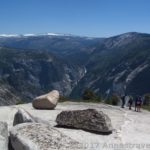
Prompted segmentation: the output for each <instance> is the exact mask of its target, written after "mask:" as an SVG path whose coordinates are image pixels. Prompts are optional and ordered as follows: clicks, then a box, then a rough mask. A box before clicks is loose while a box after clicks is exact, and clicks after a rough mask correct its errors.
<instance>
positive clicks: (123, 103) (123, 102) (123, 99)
mask: <svg viewBox="0 0 150 150" xmlns="http://www.w3.org/2000/svg"><path fill="white" fill-rule="evenodd" d="M125 98H126V96H125V95H124V96H122V97H121V100H122V105H121V107H122V108H124V105H125Z"/></svg>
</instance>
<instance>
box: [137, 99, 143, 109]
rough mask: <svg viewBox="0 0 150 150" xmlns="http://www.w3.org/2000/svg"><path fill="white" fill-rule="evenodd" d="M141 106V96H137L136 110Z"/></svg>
mask: <svg viewBox="0 0 150 150" xmlns="http://www.w3.org/2000/svg"><path fill="white" fill-rule="evenodd" d="M141 106H142V97H141V96H139V97H138V100H137V112H140V109H141Z"/></svg>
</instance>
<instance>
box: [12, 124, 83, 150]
mask: <svg viewBox="0 0 150 150" xmlns="http://www.w3.org/2000/svg"><path fill="white" fill-rule="evenodd" d="M10 139H11V144H12V147H13V148H14V149H15V150H77V149H80V147H81V146H82V145H80V144H79V142H77V141H75V140H73V139H71V138H70V137H67V136H66V135H64V134H62V133H61V132H60V131H58V130H56V129H55V128H53V127H50V126H48V125H45V124H37V123H24V124H19V125H17V126H15V127H13V128H12V130H11V131H10Z"/></svg>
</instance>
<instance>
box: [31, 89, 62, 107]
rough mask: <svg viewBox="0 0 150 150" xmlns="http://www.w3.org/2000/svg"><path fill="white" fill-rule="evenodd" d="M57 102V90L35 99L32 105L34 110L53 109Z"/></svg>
mask: <svg viewBox="0 0 150 150" xmlns="http://www.w3.org/2000/svg"><path fill="white" fill-rule="evenodd" d="M58 100H59V92H58V91H57V90H53V91H51V92H49V93H48V94H45V95H41V96H38V97H36V98H35V99H34V100H33V102H32V105H33V107H34V108H36V109H54V108H55V107H56V105H57V103H58Z"/></svg>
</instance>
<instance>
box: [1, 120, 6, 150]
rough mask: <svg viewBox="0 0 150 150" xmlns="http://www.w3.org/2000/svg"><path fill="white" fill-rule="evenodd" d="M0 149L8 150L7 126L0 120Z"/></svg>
mask: <svg viewBox="0 0 150 150" xmlns="http://www.w3.org/2000/svg"><path fill="white" fill-rule="evenodd" d="M0 150H8V126H7V123H5V122H0Z"/></svg>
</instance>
